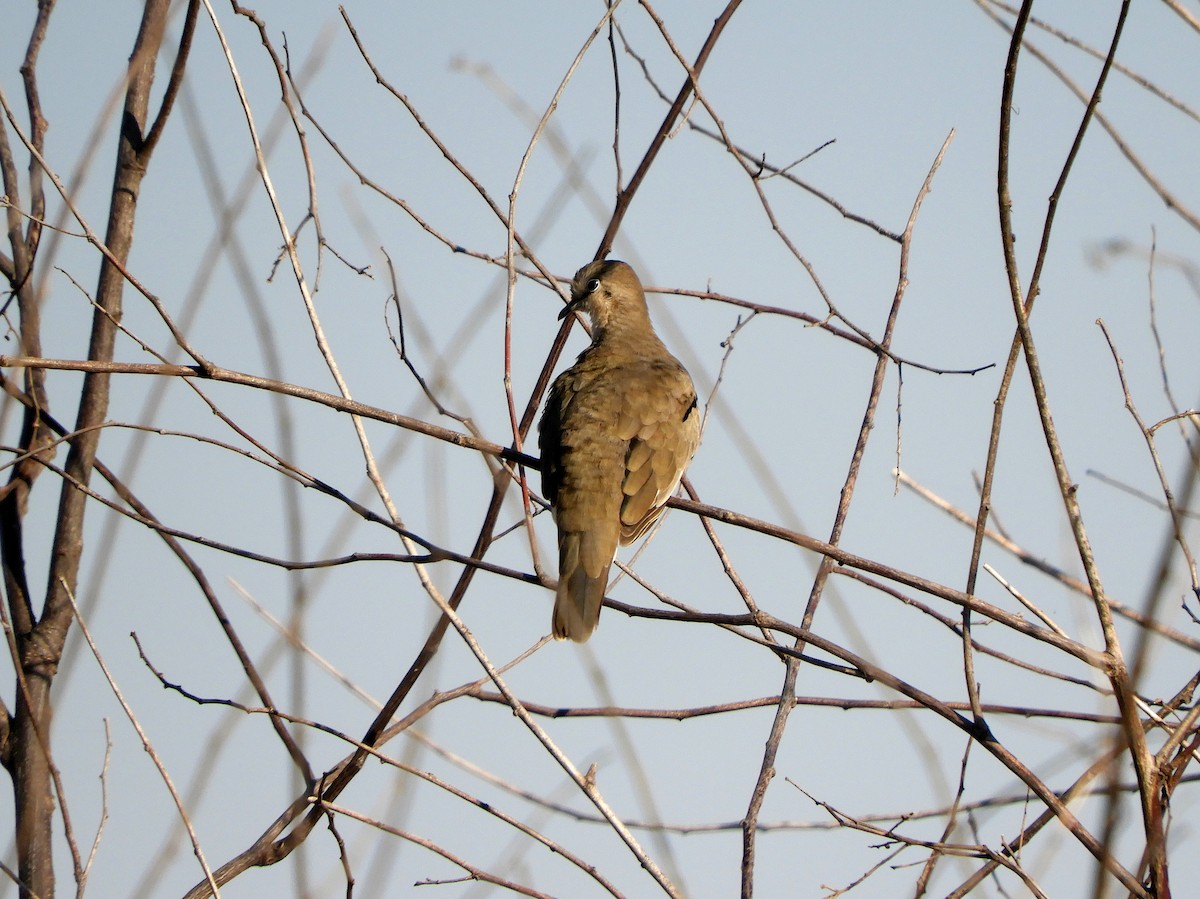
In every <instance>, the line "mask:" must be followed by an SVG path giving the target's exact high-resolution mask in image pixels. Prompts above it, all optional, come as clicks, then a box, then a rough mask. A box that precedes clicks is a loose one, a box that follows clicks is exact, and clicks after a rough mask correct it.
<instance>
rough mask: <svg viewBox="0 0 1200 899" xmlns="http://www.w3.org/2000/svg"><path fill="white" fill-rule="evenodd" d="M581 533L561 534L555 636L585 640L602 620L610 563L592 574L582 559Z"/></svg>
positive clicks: (555, 601)
mask: <svg viewBox="0 0 1200 899" xmlns="http://www.w3.org/2000/svg"><path fill="white" fill-rule="evenodd" d="M578 540H579V538H578V536H577V535H574V534H564V535H561V536H560V543H559V564H558V589H557V590H556V591H555V595H554V639H556V640H574V641H575V642H576V643H582V642H584V641H585V640H587V638H588V637H590V636H591V635H592V631H594V630H595V629H596V624H597V622H599V620H600V606H601V605H602V604H603V603H604V588H605V587H607V586H608V567H609V566H608V565H605V566H604V570H603V571H601V572H600V574H599V576H597V577H589V576H588V573H587V571H586V570H584V566H583V565H582V564H581V562H580V558H579V551H578V543H577V541H578Z"/></svg>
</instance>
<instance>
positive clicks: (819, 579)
mask: <svg viewBox="0 0 1200 899" xmlns="http://www.w3.org/2000/svg"><path fill="white" fill-rule="evenodd" d="M953 139H954V132H953V131H951V132H950V134H948V135H947V136H946V140H945V141H944V142H943V143H942V146H941V149H940V150H938V154H937V156H936V158H935V159H934V160H933V165H931V166H930V168H929V173H928V174H927V175H926V176H925V181H924V183H923V184H922V185H921V189H920V190H919V191H917V198H916V200H915V201H914V202H913V208H912V212H911V213H910V214H909V217H908V224H907V225H906V226H905V229H904V235H903V238H902V239H901V241H900V266H899V274H898V276H897V282H896V292H895V295H894V297H893V298H892V306H891V309H889V310H888V317H887V324H886V326H885V328H884V333H883V337H882V338H881V339H880V342H879V349H878V350H877V351H876V356H875V373H874V376H873V377H872V379H871V390H870V393H869V395H868V397H867V408H866V411H865V412H864V413H863V421H862V427H860V428H859V432H858V440H857V442H856V443H855V446H854V452H853V453H852V455H851V458H850V469H849V471H848V472H847V474H846V481H845V483H844V484H843V485H842V492H841V499H840V501H839V503H838V509H837V513H836V515H835V516H834V522H833V528H832V530H831V533H830V536H829V543H830V544H831V545H833V546H836V545H837V543H838V541H839V540H840V539H841V535H842V528H843V527H844V525H845V523H846V518H847V516H848V515H849V514H850V501H851V499H852V497H853V496H854V488H855V485H856V484H857V482H858V472H859V468H860V466H861V465H862V459H863V454H864V453H865V452H866V449H867V439H868V437H869V436H870V433H871V430H872V429H873V428H874V427H875V410H876V409H877V408H878V406H879V397H880V395H881V394H882V392H883V378H884V375H885V374H886V373H887V366H888V362H889V360H890V356H889V355H888V352H889V350H890V348H891V344H892V335H893V334H894V332H895V328H896V320H897V318H898V317H899V314H900V302H901V301H902V300H903V299H904V292H905V290H906V289H907V288H908V256H909V249H910V247H911V245H912V234H913V228H914V227H915V226H916V223H917V214H918V213H919V212H920V210H921V204H922V203H923V202H924V200H925V196H926V195H927V194H928V193H929V189H930V186H931V185H932V183H933V176H934V174H935V173H936V172H937V170H938V167H939V166H941V164H942V157H944V156H945V155H946V150H947V149H948V148H949V146H950V141H952V140H953ZM834 565H835V562H834V560H833V559H832V558H831V557H829V556H825V557H823V558H822V559H821V565H820V567H819V568H818V569H817V575H816V577H815V578H814V579H813V585H812V589H811V591H810V592H809V596H808V603H807V605H806V607H805V609H804V617H803V619H801V623H800V627H801V628H802V629H803V630H804V631H808V630H809V628H810V627H811V626H812V621H813V617H814V616H815V615H816V612H817V606H818V605H819V603H820V601H821V594H822V592H823V591H824V589H825V582H826V581H827V580H828V578H829V574H830V572H831V571H833V567H834ZM804 645H805V640H804V639H803V638H799V639H797V640H796V641H795V645H794V647H793V648H794V649H795V651H796V656H790V657H789V658H788V661H787V662H786V663H785V665H786V672H785V674H784V679H783V688H782V689H781V690H780V697H779V704H778V705H777V707H776V710H775V718H774V720H773V722H772V724H771V731H770V735H769V736H768V737H767V744H766V748H765V750H764V752H763V760H762V765H761V767H760V769H759V773H758V780H757V781H756V782H755V785H754V790H753V792H752V793H751V796H750V805H749V808H748V809H747V810H746V816H745V817H744V818H743V819H742V896H743V897H745V899H749V897H750V896H751V895H753V893H754V856H755V835H756V834H757V832H758V815H759V812H760V811H761V809H762V804H763V801H764V800H765V798H766V795H767V787H768V785H769V784H770V782H771V779H772V778H773V777H774V776H775V757H776V754H777V753H778V750H779V743H780V742H781V741H782V739H783V732H784V730H785V728H786V726H787V720H788V716H789V715H790V714H791V711H792V709H793V708H795V703H794V702H793V701H792V700H793V699H794V698H795V694H796V676H797V674H798V672H799V667H800V663H799V659H798V658H797V656H798V655H799V653H800V652H801V651H803V648H804Z"/></svg>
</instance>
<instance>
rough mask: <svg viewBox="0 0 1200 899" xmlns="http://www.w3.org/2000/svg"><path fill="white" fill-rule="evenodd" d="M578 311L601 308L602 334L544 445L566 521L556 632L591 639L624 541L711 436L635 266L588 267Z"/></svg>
mask: <svg viewBox="0 0 1200 899" xmlns="http://www.w3.org/2000/svg"><path fill="white" fill-rule="evenodd" d="M576 311H579V312H585V313H587V315H588V317H589V318H590V319H591V322H592V344H591V346H589V347H588V348H587V349H586V350H584V351H583V353H581V354H580V356H579V359H578V360H577V361H576V362H575V364H574V365H573V366H571V367H570V368H569V369H567V370H566V371H564V372H563V373H562V374H561V375H559V376H558V378H556V379H555V381H554V384H553V385H552V386H551V387H550V393H549V396H548V397H547V399H546V409H545V411H544V412H543V413H542V420H541V423H540V424H539V425H538V446H539V448H540V450H541V454H542V493H543V494H544V495H545V497H546V499H547V500H548V501H549V502H550V505H551V507H552V509H553V510H554V521H555V523H556V524H557V526H558V588H557V591H556V594H555V599H554V636H555V638H557V639H559V640H562V639H564V638H570V639H571V640H574V641H576V642H578V643H582V642H583V641H584V640H586V639H587V638H588V637H589V636H591V633H592V631H593V630H595V629H596V622H597V621H598V620H599V618H600V605H601V603H602V601H603V600H604V591H605V588H606V587H607V586H608V570H609V566H611V565H612V562H613V559H614V558H615V556H616V553H617V545H618V544H628V543H632V542H633V541H634V540H636V539H637V538H639V537H641V536H642V535H643V534H645V533H646V531H647V530H649V529H650V526H651V525H652V524H654V522H655V521H657V520H658V517H659V516H660V515H661V514H662V511H663V504H664V503H666V501H667V500H668V499H669V498H670V496H671V494H673V493H674V492H675V489H676V488H677V487H678V486H679V481H680V478H682V477H683V472H684V469H685V468H687V465H688V462H690V461H691V459H692V455H693V454H694V453H695V452H696V446H697V445H698V444H699V442H700V411H699V409H698V408H697V403H696V388H695V386H694V385H693V384H692V379H691V377H690V376H689V375H688V373H687V370H686V369H685V368H684V367H683V366H682V365H680V363H679V360H678V359H676V358H675V357H674V356H672V355H671V354H670V353H669V352H667V348H666V347H665V346H664V345H663V342H662V341H661V340H659V339H658V335H657V334H655V333H654V327H653V326H652V325H651V324H650V313H649V311H648V310H647V309H646V294H645V292H644V291H643V290H642V284H641V282H640V281H639V280H638V277H637V275H636V274H635V273H634V271H633V269H632V268H630V267H629V266H628V265H626V264H625V263H624V262H616V261H611V262H604V261H600V262H592V263H590V264H588V265H585V266H584V267H583V268H581V269H580V270H579V271H578V272H576V273H575V279H574V280H573V281H572V282H571V302H570V303H569V304H568V305H566V306H565V307H563V310H562V312H561V313H560V314H559V318H562V317H564V316H566V315H569V314H570V313H573V312H576Z"/></svg>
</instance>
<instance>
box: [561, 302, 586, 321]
mask: <svg viewBox="0 0 1200 899" xmlns="http://www.w3.org/2000/svg"><path fill="white" fill-rule="evenodd" d="M580 305H582V304H581V302H580V301H579V300H577V299H574V298H572V300H571V302H569V303H567V305H565V306H563V307H562V308H561V309H559V310H558V320H559V321H562V320H563V319H564V318H566V317H567V316H568V315H570V314H571V313H572V312H574V311H575V310H577V309H578V308H579V307H580Z"/></svg>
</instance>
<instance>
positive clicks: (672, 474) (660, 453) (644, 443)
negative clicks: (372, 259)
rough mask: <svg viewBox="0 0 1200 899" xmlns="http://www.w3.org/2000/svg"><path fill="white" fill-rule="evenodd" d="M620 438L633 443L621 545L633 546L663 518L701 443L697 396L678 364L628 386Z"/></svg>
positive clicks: (661, 365) (627, 463) (653, 371)
mask: <svg viewBox="0 0 1200 899" xmlns="http://www.w3.org/2000/svg"><path fill="white" fill-rule="evenodd" d="M617 433H618V436H619V437H620V438H622V439H625V440H628V441H629V445H628V446H629V448H628V450H627V451H626V454H625V477H624V480H623V482H622V484H621V492H622V493H623V494H624V499H623V500H622V503H621V543H632V542H633V541H634V540H637V539H638V538H639V537H641V536H642V535H643V534H645V533H646V531H647V530H649V529H650V526H651V525H653V524H654V522H655V521H656V520H657V519H658V517H659V515H661V514H662V510H663V505H664V504H665V503H666V501H667V500H668V499H670V497H671V495H672V494H673V493H674V492H675V489H676V488H677V487H678V486H679V481H680V479H681V478H682V477H683V472H684V469H686V468H687V465H688V462H690V461H691V459H692V455H693V454H694V453H695V452H696V447H697V445H698V444H699V442H700V412H699V409H698V408H697V403H696V390H695V388H694V387H693V386H692V380H691V378H690V377H688V374H687V372H686V371H684V370H683V367H682V366H680V365H679V363H678V362H676V361H675V360H674V359H670V360H669V364H668V361H667V360H664V361H662V362H660V363H655V364H654V365H653V366H651V367H650V368H649V369H648V371H647V372H646V373H645V374H643V375H641V376H640V378H639V380H638V382H637V383H635V384H632V385H631V386H630V389H629V390H628V392H627V393H626V396H625V402H624V404H623V408H622V410H621V417H620V420H619V422H618V427H617Z"/></svg>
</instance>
